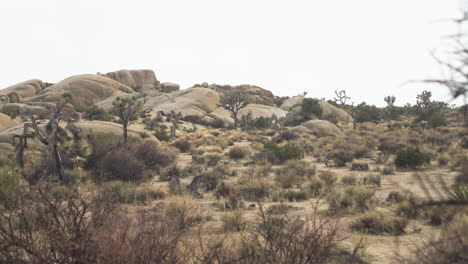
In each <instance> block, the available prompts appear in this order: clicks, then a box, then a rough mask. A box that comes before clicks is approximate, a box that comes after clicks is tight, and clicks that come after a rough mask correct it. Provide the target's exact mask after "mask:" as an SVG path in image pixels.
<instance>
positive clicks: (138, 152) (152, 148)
mask: <svg viewBox="0 0 468 264" xmlns="http://www.w3.org/2000/svg"><path fill="white" fill-rule="evenodd" d="M135 157H136V158H137V159H138V160H140V161H142V162H143V163H144V164H145V166H146V168H157V167H166V166H168V165H170V164H172V163H174V161H175V159H176V157H177V154H176V153H175V152H174V151H171V150H170V149H167V148H166V149H163V148H161V147H160V146H158V145H157V144H156V143H155V142H153V141H144V142H143V143H141V144H139V145H137V147H136V149H135Z"/></svg>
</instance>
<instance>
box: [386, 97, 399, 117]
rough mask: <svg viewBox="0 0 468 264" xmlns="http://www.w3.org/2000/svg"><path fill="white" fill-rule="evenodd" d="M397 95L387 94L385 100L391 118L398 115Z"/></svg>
mask: <svg viewBox="0 0 468 264" xmlns="http://www.w3.org/2000/svg"><path fill="white" fill-rule="evenodd" d="M395 100H396V97H395V96H393V95H392V96H390V95H389V96H385V98H384V101H385V102H386V103H387V114H388V118H389V119H393V118H395V117H396V115H395Z"/></svg>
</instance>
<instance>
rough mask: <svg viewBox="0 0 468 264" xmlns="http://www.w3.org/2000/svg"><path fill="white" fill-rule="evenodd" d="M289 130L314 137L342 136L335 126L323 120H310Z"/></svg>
mask: <svg viewBox="0 0 468 264" xmlns="http://www.w3.org/2000/svg"><path fill="white" fill-rule="evenodd" d="M290 130H291V131H295V132H299V133H309V134H313V135H316V136H330V135H334V136H341V135H343V133H342V132H341V130H340V129H339V128H338V127H337V126H336V125H334V124H332V123H330V122H328V121H325V120H310V121H307V122H304V123H302V124H301V125H299V126H295V127H292V128H290Z"/></svg>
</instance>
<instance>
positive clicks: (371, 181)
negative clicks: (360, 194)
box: [361, 175, 382, 187]
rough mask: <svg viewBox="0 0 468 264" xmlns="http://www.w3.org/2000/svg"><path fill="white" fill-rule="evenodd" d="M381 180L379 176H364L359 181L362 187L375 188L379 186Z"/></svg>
mask: <svg viewBox="0 0 468 264" xmlns="http://www.w3.org/2000/svg"><path fill="white" fill-rule="evenodd" d="M381 181H382V178H381V177H380V175H370V176H364V177H362V179H361V183H362V184H364V185H376V186H377V187H380V185H381Z"/></svg>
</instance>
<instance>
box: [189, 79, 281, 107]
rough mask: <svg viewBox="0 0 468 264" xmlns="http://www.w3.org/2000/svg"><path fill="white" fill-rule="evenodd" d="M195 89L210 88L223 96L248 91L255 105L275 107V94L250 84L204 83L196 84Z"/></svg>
mask: <svg viewBox="0 0 468 264" xmlns="http://www.w3.org/2000/svg"><path fill="white" fill-rule="evenodd" d="M194 87H204V88H210V89H213V90H215V91H216V92H218V93H219V94H222V93H224V92H226V91H229V90H232V89H241V90H244V91H246V92H247V94H249V95H250V97H251V99H252V101H253V103H256V104H263V105H270V106H273V105H275V104H274V99H275V96H274V95H273V93H272V92H270V91H268V90H266V89H263V88H261V87H258V86H255V85H248V84H242V85H221V84H215V83H213V84H208V83H202V84H196V85H195V86H194Z"/></svg>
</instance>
